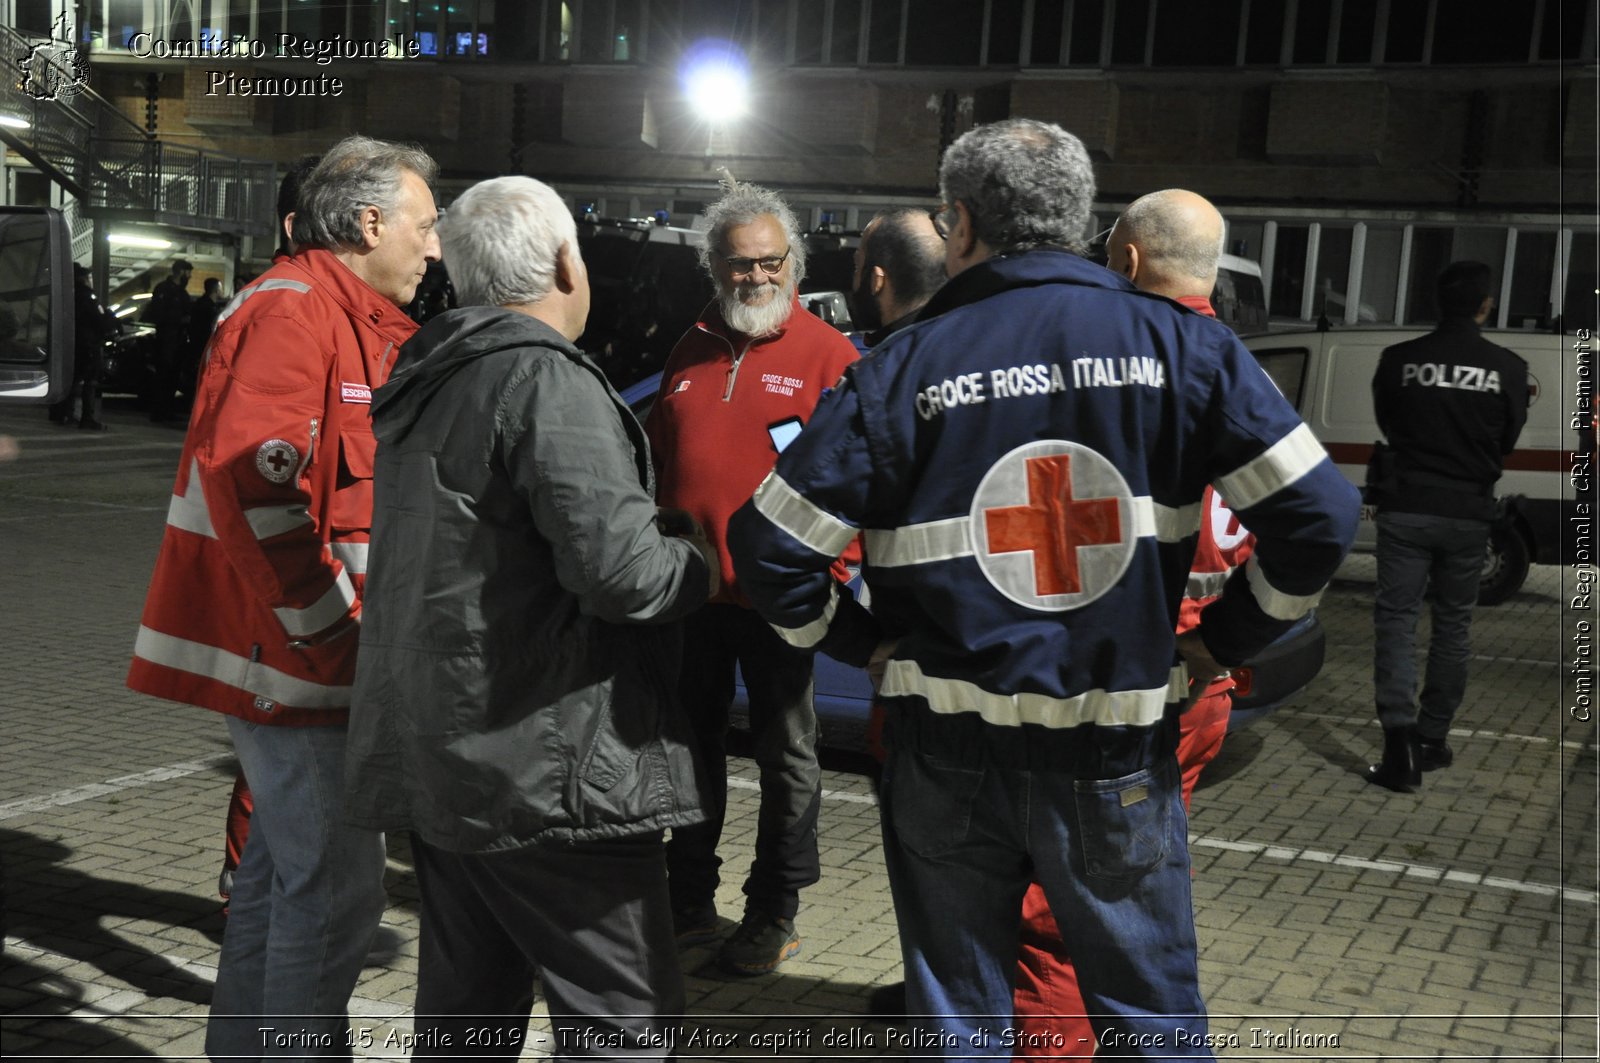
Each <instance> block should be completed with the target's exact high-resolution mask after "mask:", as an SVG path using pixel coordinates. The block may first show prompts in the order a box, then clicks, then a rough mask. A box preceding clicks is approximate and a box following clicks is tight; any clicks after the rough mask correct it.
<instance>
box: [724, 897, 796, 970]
mask: <svg viewBox="0 0 1600 1063" xmlns="http://www.w3.org/2000/svg"><path fill="white" fill-rule="evenodd" d="M799 951H800V935H799V934H798V933H796V932H795V929H794V920H793V919H775V918H773V917H772V916H770V915H767V914H766V913H765V912H746V913H744V922H742V923H740V924H739V929H737V930H735V931H734V932H733V936H732V937H730V938H729V939H728V940H727V941H725V942H723V943H722V951H721V952H719V953H718V954H717V961H718V962H719V963H721V964H722V966H723V968H724V969H725V970H728V971H732V972H733V973H734V974H766V973H767V972H768V971H773V970H776V969H777V967H778V964H780V963H782V962H783V961H784V960H787V959H788V958H789V957H790V956H793V955H794V954H795V953H797V952H799Z"/></svg>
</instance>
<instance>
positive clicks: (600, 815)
mask: <svg viewBox="0 0 1600 1063" xmlns="http://www.w3.org/2000/svg"><path fill="white" fill-rule="evenodd" d="M372 422H373V431H374V434H375V435H376V436H377V439H378V448H377V458H376V463H375V473H374V478H373V479H374V498H373V513H372V543H371V549H370V555H369V557H370V564H369V567H368V571H367V581H366V594H365V596H364V604H363V607H362V609H363V611H362V617H361V644H360V652H359V654H358V658H357V667H356V682H355V692H354V697H353V699H352V704H351V710H350V730H349V744H348V747H347V753H346V758H347V759H346V772H345V780H346V781H345V785H346V803H347V808H348V815H349V816H350V818H351V820H352V821H353V822H354V823H356V824H357V825H359V826H364V827H369V828H373V829H379V830H407V829H408V830H413V831H415V832H417V834H419V835H420V836H421V837H422V839H423V840H424V841H426V842H427V843H428V844H430V845H432V846H435V847H437V848H440V849H445V850H447V851H452V852H463V853H466V852H488V851H494V850H504V849H512V848H516V847H519V846H523V845H528V844H532V843H540V842H565V841H577V840H591V839H601V838H612V837H620V836H623V835H629V834H638V833H642V832H646V831H654V830H660V829H662V828H665V827H675V826H682V825H686V824H691V823H698V822H700V821H702V820H704V819H705V814H704V812H702V811H701V809H702V806H703V804H704V800H703V797H702V794H701V786H702V782H701V781H700V780H701V779H702V778H703V775H702V773H699V772H697V771H696V766H695V763H694V761H693V758H692V755H691V753H690V744H689V743H688V741H687V738H688V736H689V722H688V718H687V716H685V714H684V713H683V711H682V710H681V708H680V706H679V705H678V702H677V696H676V688H677V667H678V663H677V662H678V659H679V649H678V640H679V633H678V628H677V625H675V624H670V623H668V622H669V621H673V620H676V619H678V618H680V617H682V616H684V615H686V614H688V613H690V612H692V611H693V610H694V609H695V608H697V607H698V606H699V605H700V604H701V603H702V602H704V601H705V599H706V595H707V590H708V587H707V584H708V581H709V579H710V574H709V572H708V571H707V569H706V565H705V562H704V560H703V559H702V558H701V556H700V554H699V552H698V551H697V550H696V549H695V548H694V547H693V546H692V545H691V544H690V543H688V542H685V541H684V540H681V539H670V538H665V537H663V536H662V535H661V534H660V533H659V532H658V530H657V527H656V524H655V520H654V518H655V502H654V500H653V497H654V493H655V480H654V474H653V473H652V471H651V465H650V454H649V448H648V444H647V443H646V441H645V435H644V430H643V429H642V428H640V427H639V423H638V421H637V420H635V419H634V416H633V414H632V412H631V411H630V410H629V409H628V408H627V407H626V406H625V405H624V404H623V402H622V399H621V398H620V397H619V396H618V395H617V393H616V392H615V391H614V390H612V388H611V386H610V385H609V384H607V383H606V380H605V378H604V377H603V376H602V375H601V374H600V371H599V369H598V368H596V367H595V365H594V364H593V363H592V362H591V361H589V359H588V358H587V357H585V356H584V355H583V354H582V353H581V352H580V351H579V350H578V349H577V348H576V347H574V346H572V344H570V343H568V342H567V341H566V340H565V339H564V338H562V336H561V335H560V334H558V333H557V332H556V331H555V330H554V329H552V328H550V327H549V326H547V325H545V324H543V323H542V322H539V321H536V320H535V319H533V318H531V317H527V316H526V315H523V314H519V313H516V312H513V311H509V310H502V309H497V308H489V307H471V308H467V309H462V310H454V311H451V312H449V313H447V314H443V315H441V316H440V317H437V318H435V319H434V320H432V321H430V322H429V323H428V324H427V325H426V326H425V327H424V328H423V329H422V330H421V331H420V332H418V333H417V334H416V336H415V337H413V338H412V339H411V340H410V341H409V342H407V343H406V344H405V346H404V347H403V348H401V351H400V355H399V359H398V361H397V363H396V365H395V369H394V373H393V375H392V376H391V377H390V379H389V382H388V383H387V384H385V385H384V386H383V387H381V388H378V389H377V391H375V392H374V393H373V396H372Z"/></svg>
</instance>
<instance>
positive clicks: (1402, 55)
mask: <svg viewBox="0 0 1600 1063" xmlns="http://www.w3.org/2000/svg"><path fill="white" fill-rule="evenodd" d="M1428 2H1429V0H1389V32H1388V34H1387V36H1386V38H1385V41H1386V44H1385V50H1384V54H1383V61H1384V62H1386V63H1420V62H1422V47H1423V45H1424V44H1425V43H1426V39H1427V34H1428Z"/></svg>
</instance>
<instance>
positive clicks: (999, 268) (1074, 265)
mask: <svg viewBox="0 0 1600 1063" xmlns="http://www.w3.org/2000/svg"><path fill="white" fill-rule="evenodd" d="M1039 284H1078V285H1083V286H1086V287H1091V288H1106V289H1111V290H1115V291H1129V292H1131V291H1134V290H1135V288H1134V287H1133V285H1131V284H1129V283H1128V282H1127V280H1126V279H1124V278H1122V277H1119V276H1117V275H1116V274H1115V273H1112V272H1111V271H1110V270H1108V269H1106V268H1105V267H1103V266H1097V265H1095V264H1094V263H1093V262H1090V261H1089V260H1088V259H1086V258H1083V257H1082V256H1081V255H1077V254H1074V253H1073V252H1071V251H1068V250H1066V249H1065V248H1059V247H1040V248H1035V249H1034V250H1032V251H1022V252H1018V253H1016V254H1005V255H995V256H994V257H992V258H987V259H984V260H983V261H982V262H979V263H978V264H977V265H975V266H969V267H968V268H967V269H964V270H962V271H961V272H960V273H958V274H956V275H955V276H954V277H952V278H950V281H949V283H947V284H946V285H945V286H944V287H943V288H940V289H939V290H938V291H937V292H936V293H934V296H933V298H932V299H930V300H929V301H928V305H927V306H925V307H923V308H922V312H921V313H920V314H918V315H917V320H919V321H922V320H925V319H927V318H930V317H933V316H935V315H936V314H942V313H944V312H945V311H946V310H953V309H955V308H956V307H958V306H965V305H966V304H967V303H976V302H978V301H980V300H982V299H987V298H988V297H989V296H991V295H997V294H999V293H1000V292H1003V291H1007V290H1009V289H1012V288H1029V287H1033V286H1035V285H1039Z"/></svg>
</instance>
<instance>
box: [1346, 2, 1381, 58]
mask: <svg viewBox="0 0 1600 1063" xmlns="http://www.w3.org/2000/svg"><path fill="white" fill-rule="evenodd" d="M1377 22H1378V0H1344V7H1343V9H1342V10H1341V11H1340V13H1339V55H1338V61H1339V62H1341V63H1370V62H1372V31H1373V28H1374V27H1375V26H1376V25H1377Z"/></svg>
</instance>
